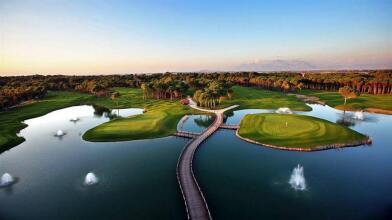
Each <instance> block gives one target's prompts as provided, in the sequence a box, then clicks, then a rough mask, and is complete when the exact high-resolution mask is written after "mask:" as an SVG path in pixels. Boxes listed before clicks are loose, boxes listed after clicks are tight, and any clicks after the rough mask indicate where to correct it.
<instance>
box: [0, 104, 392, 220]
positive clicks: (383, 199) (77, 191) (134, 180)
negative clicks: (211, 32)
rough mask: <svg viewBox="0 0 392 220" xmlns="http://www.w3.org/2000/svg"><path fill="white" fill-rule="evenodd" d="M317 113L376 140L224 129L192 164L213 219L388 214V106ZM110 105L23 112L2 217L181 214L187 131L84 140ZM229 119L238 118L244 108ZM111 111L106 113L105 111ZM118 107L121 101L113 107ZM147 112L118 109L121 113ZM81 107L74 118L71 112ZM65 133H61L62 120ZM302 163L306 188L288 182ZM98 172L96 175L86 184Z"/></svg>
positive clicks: (199, 124) (195, 128)
mask: <svg viewBox="0 0 392 220" xmlns="http://www.w3.org/2000/svg"><path fill="white" fill-rule="evenodd" d="M310 106H311V107H312V108H313V110H312V111H310V112H295V113H296V114H305V115H311V116H315V117H319V118H323V119H326V120H329V121H332V122H339V123H342V124H345V125H347V126H350V127H351V128H352V129H354V130H357V131H359V132H361V133H364V134H367V135H369V136H370V137H371V138H372V139H373V145H371V146H360V147H354V148H344V149H340V150H327V151H318V152H311V153H307V152H288V151H280V150H274V149H270V148H266V147H262V146H258V145H253V144H249V143H247V142H244V141H242V140H240V139H238V138H237V137H236V136H235V132H234V131H232V130H225V129H220V130H218V131H217V132H216V133H215V134H214V135H212V136H211V137H210V138H209V139H207V141H206V142H205V143H204V144H202V145H201V146H200V149H199V150H198V152H197V153H196V160H195V162H194V169H195V174H196V176H197V179H198V181H199V183H200V185H201V187H202V189H203V191H204V195H205V196H206V199H207V202H208V205H209V208H210V210H211V212H212V217H213V219H261V218H263V219H288V218H292V219H299V218H301V219H387V218H388V217H390V216H388V214H390V213H391V210H392V190H391V189H392V188H391V185H392V162H391V161H392V145H391V144H392V138H391V137H390V131H391V130H392V116H388V115H382V114H369V113H365V114H364V119H363V120H355V119H353V118H354V113H351V112H346V113H345V114H343V112H341V111H339V110H335V109H333V108H330V107H328V106H321V105H310ZM116 111H117V110H115V111H113V112H112V114H108V113H107V112H108V111H107V110H105V109H100V108H99V107H95V108H93V107H92V106H75V107H70V108H65V109H61V110H58V111H54V112H51V113H49V114H47V115H44V116H41V117H38V118H34V119H30V120H26V123H27V124H28V127H26V128H25V129H23V130H22V131H21V132H20V134H19V135H21V136H23V137H25V138H26V141H25V142H24V143H22V144H20V145H18V146H16V147H14V148H12V149H11V150H9V151H6V152H4V153H2V154H0V174H3V173H5V172H8V173H10V174H12V175H13V176H14V177H16V178H18V182H17V183H16V184H14V185H12V186H9V187H5V188H0V219H185V218H186V214H185V207H184V204H183V200H182V197H181V193H180V191H179V188H178V183H177V179H176V174H175V170H176V164H177V159H178V157H179V155H180V153H181V150H182V148H183V146H184V145H185V143H186V142H187V141H188V140H187V139H183V138H177V137H166V138H158V139H151V140H141V141H127V142H116V143H92V142H86V141H83V140H82V138H81V135H82V134H83V133H84V132H85V131H86V130H88V129H90V128H92V127H94V126H96V125H98V124H101V123H103V122H106V121H108V120H109V118H110V115H113V114H116ZM271 111H272V110H260V109H248V110H240V111H234V112H233V113H232V114H228V115H227V118H226V119H225V121H226V123H227V124H238V123H239V122H240V120H241V118H242V117H243V116H244V115H245V114H251V113H260V112H271ZM105 112H106V113H105ZM117 112H118V111H117ZM135 114H142V110H141V109H128V110H120V116H122V117H127V116H131V115H135ZM75 117H77V119H78V120H76V121H70V119H72V118H75ZM212 121H213V118H212V117H211V116H208V115H202V116H199V115H193V116H190V117H189V118H188V119H187V120H186V121H185V123H183V124H182V126H180V125H179V127H178V129H179V130H185V131H192V132H201V131H202V130H203V129H205V128H206V127H207V126H208V125H209V124H210V123H211V122H212ZM60 129H61V130H62V131H63V132H64V133H65V135H64V136H62V137H57V136H55V134H56V132H57V131H58V130H60ZM298 164H300V165H301V166H303V169H304V178H305V181H306V189H305V190H303V191H302V190H296V189H294V188H292V186H291V185H290V184H289V179H290V176H291V174H292V172H293V169H294V168H295V167H296V166H297V165H298ZM89 172H93V173H94V174H95V175H96V176H97V178H98V179H99V182H98V184H96V185H92V186H85V185H83V181H84V178H85V176H86V174H87V173H89Z"/></svg>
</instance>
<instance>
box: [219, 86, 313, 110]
mask: <svg viewBox="0 0 392 220" xmlns="http://www.w3.org/2000/svg"><path fill="white" fill-rule="evenodd" d="M232 89H233V91H234V95H233V97H232V99H225V100H224V101H223V102H222V103H221V105H219V106H218V108H223V107H228V106H231V105H240V107H239V108H237V109H236V110H238V109H246V108H247V109H251V108H253V109H278V108H280V107H289V108H290V109H292V110H297V111H310V110H312V108H310V107H309V106H307V105H306V104H305V103H304V102H303V101H301V100H299V99H297V98H296V97H294V96H288V95H286V94H284V93H281V92H276V91H270V90H264V89H258V88H250V87H241V86H233V87H232Z"/></svg>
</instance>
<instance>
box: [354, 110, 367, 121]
mask: <svg viewBox="0 0 392 220" xmlns="http://www.w3.org/2000/svg"><path fill="white" fill-rule="evenodd" d="M353 118H354V119H355V120H361V121H362V120H363V119H364V118H365V116H364V115H363V112H362V111H360V112H355V114H354V117H353Z"/></svg>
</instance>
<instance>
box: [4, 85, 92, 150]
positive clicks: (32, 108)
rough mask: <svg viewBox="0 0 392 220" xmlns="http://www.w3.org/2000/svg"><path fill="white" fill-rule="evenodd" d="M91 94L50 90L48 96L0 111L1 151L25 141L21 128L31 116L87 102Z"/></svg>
mask: <svg viewBox="0 0 392 220" xmlns="http://www.w3.org/2000/svg"><path fill="white" fill-rule="evenodd" d="M90 98H91V96H90V95H87V94H82V93H76V92H48V94H47V95H46V97H45V98H44V99H43V100H41V101H39V102H35V103H32V104H28V105H25V106H22V107H18V108H14V109H12V110H9V111H5V112H1V113H0V152H2V151H4V150H7V149H9V148H10V147H13V146H15V145H17V144H20V143H21V142H23V141H24V138H23V137H18V136H17V135H16V133H18V132H19V131H20V130H21V129H23V128H25V127H26V126H27V125H26V124H24V123H23V121H24V120H26V119H29V118H34V117H38V116H41V115H44V114H46V113H49V112H51V111H54V110H57V109H61V108H65V107H69V106H73V105H78V104H81V103H85V102H87V101H88V100H89V99H90Z"/></svg>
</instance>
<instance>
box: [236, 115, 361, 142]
mask: <svg viewBox="0 0 392 220" xmlns="http://www.w3.org/2000/svg"><path fill="white" fill-rule="evenodd" d="M238 135H239V137H241V138H243V139H246V140H247V141H250V142H257V143H259V144H264V145H271V147H277V148H282V149H285V148H287V149H288V150H290V148H299V149H298V150H301V149H303V150H312V149H313V148H314V149H318V150H320V149H321V148H333V147H343V146H347V145H350V146H352V145H360V144H362V143H365V142H367V141H368V137H367V136H365V135H363V134H360V133H358V132H356V131H353V130H351V129H349V128H347V127H344V126H342V125H338V124H335V123H332V122H329V121H326V120H323V119H319V118H315V117H310V116H304V115H287V114H274V113H262V114H252V115H246V116H245V117H244V118H243V119H242V121H241V124H240V129H239V130H238Z"/></svg>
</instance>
